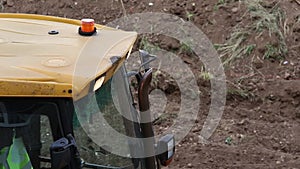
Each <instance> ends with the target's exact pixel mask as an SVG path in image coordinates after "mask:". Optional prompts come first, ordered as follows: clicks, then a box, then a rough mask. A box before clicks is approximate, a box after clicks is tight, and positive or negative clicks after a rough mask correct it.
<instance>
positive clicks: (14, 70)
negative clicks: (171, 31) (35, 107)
mask: <svg viewBox="0 0 300 169" xmlns="http://www.w3.org/2000/svg"><path fill="white" fill-rule="evenodd" d="M80 26H81V22H80V21H77V20H71V19H65V18H58V17H50V16H40V15H30V14H3V13H0V51H1V52H0V58H1V61H0V67H1V72H0V88H1V90H0V97H1V96H10V97H20V96H24V97H73V98H74V99H79V98H81V97H83V96H84V95H86V94H87V92H88V89H90V84H91V82H92V81H94V80H95V79H97V78H98V77H100V76H102V75H103V74H106V77H105V79H106V80H107V79H109V78H110V77H111V76H112V74H113V73H114V71H115V70H116V68H117V67H118V66H119V65H120V64H121V63H122V61H124V59H125V57H126V56H127V53H128V52H129V51H130V49H131V48H132V45H133V43H134V42H135V40H136V37H137V33H135V32H125V31H121V30H117V29H112V28H109V27H105V26H101V25H95V27H96V28H97V32H96V33H95V34H94V35H93V36H82V35H80V34H79V31H78V29H79V27H80ZM116 58H117V59H116ZM115 62H118V63H117V64H116V63H115ZM78 65H80V66H78ZM91 67H95V68H94V69H92V71H87V70H90V69H91Z"/></svg>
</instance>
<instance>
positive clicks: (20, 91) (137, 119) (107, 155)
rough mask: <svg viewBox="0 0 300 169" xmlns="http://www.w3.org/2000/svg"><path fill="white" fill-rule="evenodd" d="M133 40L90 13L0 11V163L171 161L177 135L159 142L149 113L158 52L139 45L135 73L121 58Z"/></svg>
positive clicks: (68, 165) (73, 165)
mask: <svg viewBox="0 0 300 169" xmlns="http://www.w3.org/2000/svg"><path fill="white" fill-rule="evenodd" d="M136 39H137V33H136V32H126V31H122V30H118V29H114V28H109V27H106V26H102V25H97V24H95V23H94V20H93V19H82V20H81V21H79V20H72V19H66V18H59V17H51V16H41V15H31V14H7V13H0V68H1V71H0V138H1V139H0V169H9V168H13V169H25V168H30V169H32V168H33V169H83V168H107V169H116V168H120V169H159V168H160V166H161V165H163V166H167V165H169V163H170V162H171V161H172V158H173V156H174V152H175V139H174V136H173V135H170V134H169V135H166V136H163V137H162V138H161V139H160V140H159V141H156V140H155V139H154V131H153V128H152V126H153V125H152V122H151V114H150V113H149V110H150V107H149V106H150V104H149V96H148V94H149V87H150V82H151V78H152V69H151V68H150V67H149V62H150V61H152V60H153V58H152V59H150V58H151V57H154V56H153V55H150V54H149V53H147V52H145V51H140V57H141V66H140V67H139V68H138V71H135V72H129V73H128V72H127V70H126V67H125V64H124V61H125V60H126V58H127V57H128V56H129V55H130V53H131V50H132V48H133V45H134V43H135V41H136ZM154 58H155V57H154ZM142 67H144V69H142ZM131 75H134V76H135V77H136V81H137V82H138V83H137V84H138V87H136V88H135V89H134V90H136V91H137V93H138V96H137V97H138V99H137V100H138V101H137V102H138V105H139V111H138V110H137V109H136V107H135V105H136V103H135V100H134V99H133V98H134V97H133V96H132V93H131V89H132V88H131V87H130V86H129V77H130V76H131ZM103 119H105V120H103ZM142 119H144V120H145V119H147V120H148V121H146V122H144V121H141V120H142ZM112 128H113V129H114V130H112ZM116 131H118V132H119V133H120V136H122V137H118V138H116V137H115V135H117V134H115V135H113V134H112V133H114V132H116ZM109 136H111V137H109ZM123 136H126V137H123ZM95 137H96V138H98V139H95ZM99 138H100V140H99ZM119 138H122V139H119ZM146 138H147V139H146ZM152 138H153V139H152ZM76 139H77V140H76ZM75 140H76V141H75ZM119 149H120V150H122V151H120V152H119V151H117V152H119V154H118V153H116V152H115V150H119ZM121 152H122V153H121ZM16 159H17V160H16ZM49 164H50V166H49Z"/></svg>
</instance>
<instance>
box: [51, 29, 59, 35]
mask: <svg viewBox="0 0 300 169" xmlns="http://www.w3.org/2000/svg"><path fill="white" fill-rule="evenodd" d="M48 34H49V35H57V34H59V32H58V31H56V30H51V31H49V32H48Z"/></svg>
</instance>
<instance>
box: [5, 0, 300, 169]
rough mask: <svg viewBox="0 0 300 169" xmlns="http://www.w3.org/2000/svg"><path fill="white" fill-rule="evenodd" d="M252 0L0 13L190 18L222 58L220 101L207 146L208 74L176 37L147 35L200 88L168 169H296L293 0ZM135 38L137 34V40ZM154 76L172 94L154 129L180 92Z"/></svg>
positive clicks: (95, 4)
mask: <svg viewBox="0 0 300 169" xmlns="http://www.w3.org/2000/svg"><path fill="white" fill-rule="evenodd" d="M251 2H256V1H250V3H249V1H248V3H247V1H246V2H245V0H240V1H239V0H164V1H163V0H139V1H138V0H123V3H124V8H122V3H121V2H120V1H119V0H26V1H17V0H0V10H1V12H14V13H15V12H19V13H33V14H43V15H54V16H60V17H68V18H74V19H81V18H84V17H89V18H94V19H95V20H96V22H97V23H99V24H106V23H108V22H110V21H112V20H114V19H116V18H118V17H122V16H123V15H124V9H125V11H126V13H127V14H133V13H139V12H166V13H171V14H174V15H177V16H179V17H182V18H183V19H184V20H187V21H191V22H192V23H194V24H195V25H196V26H197V27H198V28H200V29H201V30H202V31H203V32H204V33H205V34H206V35H207V36H208V37H209V39H210V40H211V41H212V43H213V44H215V46H216V49H218V51H219V54H220V56H222V60H223V61H224V63H225V64H224V65H225V71H226V77H227V87H228V89H227V90H228V91H227V103H226V107H225V111H224V114H223V118H222V120H221V122H220V124H219V126H218V128H217V130H216V131H215V133H214V134H213V136H212V137H211V138H210V140H209V143H207V144H202V143H201V142H200V140H199V137H198V136H199V133H200V131H201V128H202V126H203V122H204V120H205V118H206V116H207V112H208V109H209V103H210V95H209V94H210V93H209V90H210V83H209V76H208V77H207V76H201V75H203V73H205V70H203V69H202V68H201V66H200V65H202V63H201V62H200V61H199V60H197V57H196V56H194V54H193V53H192V52H188V51H182V50H180V49H178V48H180V47H178V45H179V46H180V44H177V43H178V42H176V41H174V40H170V39H168V38H166V37H160V36H158V37H153V36H149V37H148V38H147V39H148V40H149V41H150V42H152V43H153V44H155V45H158V46H159V47H161V48H165V49H169V50H170V48H175V49H172V50H173V51H175V53H176V54H178V55H180V57H181V58H182V59H183V60H184V61H185V63H187V64H188V65H189V66H190V68H191V69H192V70H193V72H194V73H195V75H197V82H198V85H199V88H200V91H201V111H200V112H199V116H198V120H196V123H195V126H194V127H193V129H192V130H191V131H190V133H189V134H188V135H187V136H186V137H185V139H184V140H183V141H182V142H181V143H180V144H179V145H177V152H176V156H175V159H174V162H173V163H172V165H171V166H169V168H172V169H173V168H174V169H177V168H178V169H179V168H180V169H181V168H195V169H198V168H201V169H202V168H203V169H207V168H220V169H221V168H230V169H233V168H243V169H244V168H246V169H248V168H249V169H250V168H251V169H254V168H257V169H262V168H263V169H265V168H270V169H277V168H278V169H281V168H285V169H297V168H300V56H299V53H300V46H299V39H300V1H299V0H284V1H279V0H264V1H262V2H261V3H259V4H260V6H253V4H251ZM270 32H271V33H270ZM236 35H239V36H236ZM241 37H242V43H239V38H241ZM141 41H142V37H140V38H139V42H138V43H141ZM170 43H171V44H170ZM232 45H236V46H237V48H232ZM136 46H139V44H137V45H136ZM228 49H229V50H228ZM198 75H199V76H198ZM158 81H159V83H158V84H157V85H156V86H157V87H159V88H161V89H163V90H165V91H167V93H168V95H169V96H170V98H172V100H171V101H170V102H171V103H170V105H169V106H168V107H167V109H166V112H165V113H166V114H169V115H170V116H168V117H169V119H168V118H166V119H164V121H163V120H160V122H158V123H156V128H157V129H158V130H160V129H161V128H165V127H168V126H169V125H170V123H172V111H174V110H176V108H174V107H172V105H174V106H175V105H176V102H177V101H178V100H179V95H178V93H177V92H176V90H177V89H176V85H175V87H174V85H173V84H168V83H167V85H166V77H164V75H161V76H159V77H158ZM176 97H178V98H176ZM172 102H173V104H172Z"/></svg>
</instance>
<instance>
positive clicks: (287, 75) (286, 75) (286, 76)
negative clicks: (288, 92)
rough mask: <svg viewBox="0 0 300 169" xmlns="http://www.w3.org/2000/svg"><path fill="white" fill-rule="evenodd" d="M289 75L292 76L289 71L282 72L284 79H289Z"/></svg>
mask: <svg viewBox="0 0 300 169" xmlns="http://www.w3.org/2000/svg"><path fill="white" fill-rule="evenodd" d="M291 77H292V76H291V74H290V73H287V72H285V74H284V79H286V80H289V79H290V78H291Z"/></svg>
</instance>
